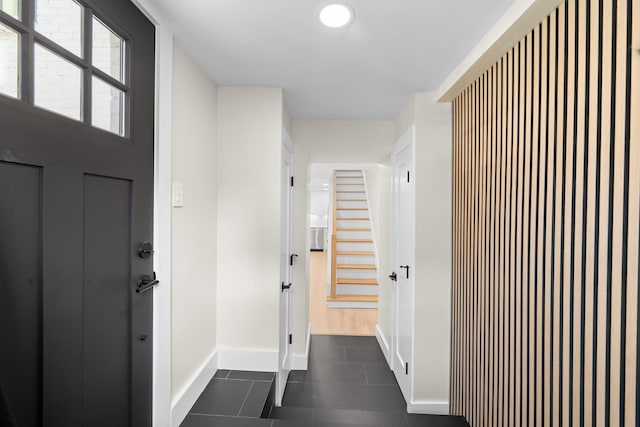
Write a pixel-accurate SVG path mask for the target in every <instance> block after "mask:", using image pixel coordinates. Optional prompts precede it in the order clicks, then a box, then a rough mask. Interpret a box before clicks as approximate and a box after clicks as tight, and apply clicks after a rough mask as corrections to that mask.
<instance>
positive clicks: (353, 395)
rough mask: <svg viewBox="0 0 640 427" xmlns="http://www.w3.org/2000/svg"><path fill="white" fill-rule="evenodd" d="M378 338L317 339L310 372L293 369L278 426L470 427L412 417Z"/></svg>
mask: <svg viewBox="0 0 640 427" xmlns="http://www.w3.org/2000/svg"><path fill="white" fill-rule="evenodd" d="M406 408H407V405H406V403H405V401H404V398H403V397H402V392H401V391H400V388H399V387H398V383H397V382H396V380H395V377H394V375H393V373H392V372H391V371H390V370H389V366H388V365H387V362H386V360H385V358H384V355H383V354H382V351H381V350H380V347H379V345H378V342H377V340H376V338H375V337H347V336H334V335H333V336H329V335H314V336H312V338H311V349H310V354H309V369H308V370H307V371H292V372H291V374H290V375H289V381H288V383H287V388H286V390H285V394H284V399H283V402H282V407H281V408H275V407H274V408H272V410H271V414H270V417H271V418H274V419H277V420H283V421H288V423H287V424H274V426H276V425H277V426H280V425H282V426H295V425H297V426H307V425H309V426H327V427H328V426H331V427H338V426H351V427H353V426H354V425H355V426H367V427H374V426H375V427H413V426H425V427H427V426H431V427H458V426H460V427H466V426H468V424H467V422H466V421H465V420H464V418H462V417H445V416H434V415H419V414H407V413H406Z"/></svg>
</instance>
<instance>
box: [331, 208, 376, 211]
mask: <svg viewBox="0 0 640 427" xmlns="http://www.w3.org/2000/svg"><path fill="white" fill-rule="evenodd" d="M336 210H337V211H368V210H369V208H336Z"/></svg>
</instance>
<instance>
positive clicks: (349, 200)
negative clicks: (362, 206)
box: [336, 199, 367, 202]
mask: <svg viewBox="0 0 640 427" xmlns="http://www.w3.org/2000/svg"><path fill="white" fill-rule="evenodd" d="M366 201H367V199H336V202H366Z"/></svg>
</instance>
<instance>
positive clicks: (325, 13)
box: [320, 3, 353, 28]
mask: <svg viewBox="0 0 640 427" xmlns="http://www.w3.org/2000/svg"><path fill="white" fill-rule="evenodd" d="M352 21H353V9H351V8H350V7H349V6H347V5H345V4H342V3H332V4H328V5H326V6H325V7H323V8H322V10H320V22H322V23H323V24H324V25H326V26H327V27H330V28H340V27H344V26H346V25H348V24H350V23H351V22H352Z"/></svg>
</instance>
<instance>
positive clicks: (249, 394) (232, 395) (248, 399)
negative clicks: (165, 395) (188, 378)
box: [180, 370, 275, 427]
mask: <svg viewBox="0 0 640 427" xmlns="http://www.w3.org/2000/svg"><path fill="white" fill-rule="evenodd" d="M274 376H275V374H274V373H273V372H249V371H226V370H219V371H217V372H216V374H215V375H214V377H213V379H212V380H211V382H209V385H207V388H205V390H204V391H203V392H202V394H201V395H200V397H199V398H198V400H197V401H196V403H195V404H194V405H193V407H192V408H191V410H190V411H189V414H188V415H187V418H186V419H185V420H184V421H183V422H182V424H181V425H180V426H181V427H217V426H221V427H222V426H229V427H234V426H238V427H243V426H271V420H268V419H261V418H260V417H262V416H266V415H267V414H268V411H269V409H270V406H271V405H270V400H269V391H270V389H271V385H272V384H273V380H274ZM265 405H267V407H266V408H265Z"/></svg>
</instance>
